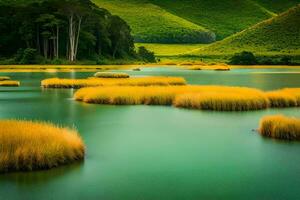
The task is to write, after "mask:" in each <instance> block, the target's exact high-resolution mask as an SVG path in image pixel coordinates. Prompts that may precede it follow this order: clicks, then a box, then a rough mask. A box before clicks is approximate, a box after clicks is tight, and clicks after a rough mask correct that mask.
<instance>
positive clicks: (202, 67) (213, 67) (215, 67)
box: [186, 64, 231, 71]
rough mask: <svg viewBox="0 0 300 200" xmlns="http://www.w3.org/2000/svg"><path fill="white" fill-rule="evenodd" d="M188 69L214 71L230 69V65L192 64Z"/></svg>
mask: <svg viewBox="0 0 300 200" xmlns="http://www.w3.org/2000/svg"><path fill="white" fill-rule="evenodd" d="M186 69H188V70H214V71H230V70H231V69H230V67H229V66H227V65H224V64H219V65H192V66H189V67H187V68H186Z"/></svg>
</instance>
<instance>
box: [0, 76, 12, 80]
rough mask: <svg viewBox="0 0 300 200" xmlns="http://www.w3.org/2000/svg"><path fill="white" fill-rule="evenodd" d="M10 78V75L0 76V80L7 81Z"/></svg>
mask: <svg viewBox="0 0 300 200" xmlns="http://www.w3.org/2000/svg"><path fill="white" fill-rule="evenodd" d="M8 80H10V77H8V76H0V81H8Z"/></svg>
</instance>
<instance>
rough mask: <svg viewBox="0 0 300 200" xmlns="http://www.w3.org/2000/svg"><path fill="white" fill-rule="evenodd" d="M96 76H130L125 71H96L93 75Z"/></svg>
mask: <svg viewBox="0 0 300 200" xmlns="http://www.w3.org/2000/svg"><path fill="white" fill-rule="evenodd" d="M94 76H95V77H97V78H129V77H130V76H129V75H128V74H126V73H116V72H97V73H95V75H94Z"/></svg>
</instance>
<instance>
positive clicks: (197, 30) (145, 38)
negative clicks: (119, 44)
mask: <svg viewBox="0 0 300 200" xmlns="http://www.w3.org/2000/svg"><path fill="white" fill-rule="evenodd" d="M93 2H94V3H95V4H97V5H98V6H99V7H103V8H106V9H108V10H109V11H110V12H112V13H113V14H116V15H119V16H120V17H122V18H123V19H125V20H126V21H127V22H128V23H129V25H130V26H131V28H132V29H133V34H134V37H135V39H136V41H138V42H151V43H155V42H159V43H210V42H213V41H215V35H214V34H212V33H210V31H209V30H208V29H206V28H204V27H202V26H200V25H197V24H194V23H192V22H190V21H188V20H185V19H183V18H180V17H178V16H176V15H173V14H171V13H169V12H167V11H166V10H164V9H162V8H161V7H159V6H157V5H154V4H152V3H150V2H149V1H144V0H93Z"/></svg>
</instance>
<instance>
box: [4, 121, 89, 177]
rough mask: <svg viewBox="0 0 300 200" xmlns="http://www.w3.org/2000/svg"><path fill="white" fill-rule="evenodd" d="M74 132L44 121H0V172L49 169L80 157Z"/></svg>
mask: <svg viewBox="0 0 300 200" xmlns="http://www.w3.org/2000/svg"><path fill="white" fill-rule="evenodd" d="M84 154H85V146H84V144H83V142H82V140H81V138H80V137H79V135H78V133H77V131H75V130H73V129H68V128H60V127H57V126H55V125H52V124H49V123H44V122H32V121H19V120H0V172H2V173H3V172H10V171H32V170H39V169H50V168H53V167H57V166H59V165H64V164H69V163H72V162H75V161H79V160H82V159H83V158H84Z"/></svg>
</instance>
